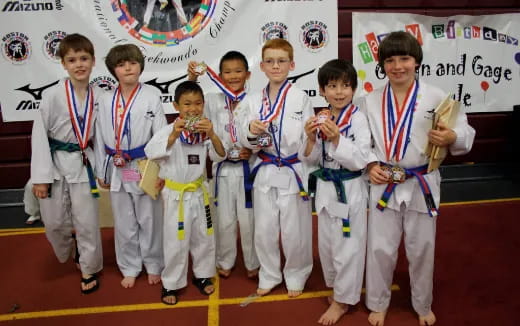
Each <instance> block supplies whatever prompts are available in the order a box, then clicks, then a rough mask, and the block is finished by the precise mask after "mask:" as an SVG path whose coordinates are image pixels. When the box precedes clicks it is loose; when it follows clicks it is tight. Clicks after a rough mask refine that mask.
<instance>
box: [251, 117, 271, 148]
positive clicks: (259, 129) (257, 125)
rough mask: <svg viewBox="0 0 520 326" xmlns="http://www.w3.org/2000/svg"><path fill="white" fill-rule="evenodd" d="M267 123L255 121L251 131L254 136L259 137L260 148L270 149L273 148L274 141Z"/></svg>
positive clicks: (252, 123) (252, 122)
mask: <svg viewBox="0 0 520 326" xmlns="http://www.w3.org/2000/svg"><path fill="white" fill-rule="evenodd" d="M267 129H268V127H267V122H262V121H260V120H253V121H251V123H250V124H249V131H250V132H251V133H252V134H253V135H256V136H258V137H257V142H258V147H269V146H271V143H272V139H271V135H270V134H269V132H268V131H267Z"/></svg>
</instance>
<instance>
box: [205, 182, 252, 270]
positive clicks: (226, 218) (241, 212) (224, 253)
mask: <svg viewBox="0 0 520 326" xmlns="http://www.w3.org/2000/svg"><path fill="white" fill-rule="evenodd" d="M218 182H219V185H218V186H219V196H218V206H217V207H216V211H217V217H216V218H215V226H216V230H217V233H216V235H217V237H216V241H217V267H219V268H223V269H231V268H233V266H234V265H235V260H236V256H237V222H238V225H239V227H240V244H241V245H242V253H243V256H244V264H245V266H246V268H247V270H254V269H257V268H258V267H259V266H260V263H259V262H258V257H257V256H256V251H255V247H254V219H253V210H252V209H251V208H245V190H244V177H242V176H234V175H230V176H224V177H219V178H218Z"/></svg>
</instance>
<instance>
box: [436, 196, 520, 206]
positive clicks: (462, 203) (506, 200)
mask: <svg viewBox="0 0 520 326" xmlns="http://www.w3.org/2000/svg"><path fill="white" fill-rule="evenodd" d="M515 201H520V197H513V198H501V199H483V200H472V201H458V202H453V203H441V206H457V205H474V204H490V203H503V202H515Z"/></svg>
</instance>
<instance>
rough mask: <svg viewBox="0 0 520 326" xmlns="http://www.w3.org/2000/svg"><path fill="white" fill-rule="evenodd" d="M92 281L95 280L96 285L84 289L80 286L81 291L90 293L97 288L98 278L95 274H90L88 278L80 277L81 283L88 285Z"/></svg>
mask: <svg viewBox="0 0 520 326" xmlns="http://www.w3.org/2000/svg"><path fill="white" fill-rule="evenodd" d="M92 282H96V285H94V286H93V287H91V288H90V289H86V290H83V287H82V288H81V293H83V294H89V293H92V292H94V291H96V290H97V289H99V278H98V276H97V274H92V276H91V277H89V278H83V277H81V283H83V284H84V285H89V284H90V283H92Z"/></svg>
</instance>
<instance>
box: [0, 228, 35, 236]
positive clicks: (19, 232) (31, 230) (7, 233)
mask: <svg viewBox="0 0 520 326" xmlns="http://www.w3.org/2000/svg"><path fill="white" fill-rule="evenodd" d="M40 233H45V230H43V229H42V230H33V229H28V230H25V231H14V232H8V231H4V232H0V237H7V236H11V235H26V234H40Z"/></svg>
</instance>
